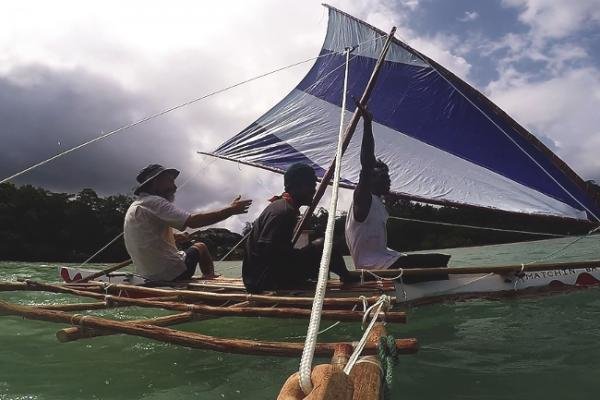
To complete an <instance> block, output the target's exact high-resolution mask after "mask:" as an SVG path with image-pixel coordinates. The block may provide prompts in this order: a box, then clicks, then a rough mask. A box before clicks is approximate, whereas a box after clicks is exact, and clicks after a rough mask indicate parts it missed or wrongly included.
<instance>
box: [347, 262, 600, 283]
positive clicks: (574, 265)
mask: <svg viewBox="0 0 600 400" xmlns="http://www.w3.org/2000/svg"><path fill="white" fill-rule="evenodd" d="M598 267H600V260H593V261H577V262H563V263H549V264H529V265H527V264H524V265H521V264H518V265H500V266H491V267H452V268H404V269H402V276H404V277H406V276H427V275H435V274H451V275H462V274H489V273H494V274H508V273H511V272H519V271H521V269H523V272H536V271H554V270H561V269H585V268H598ZM369 272H372V273H373V274H375V275H377V276H380V277H382V278H393V277H397V276H398V275H400V270H399V269H378V270H369V271H365V272H364V273H363V272H362V270H357V271H350V274H352V275H353V276H356V277H360V276H361V275H364V278H365V280H373V279H377V278H376V277H374V276H373V275H371V274H370V273H369Z"/></svg>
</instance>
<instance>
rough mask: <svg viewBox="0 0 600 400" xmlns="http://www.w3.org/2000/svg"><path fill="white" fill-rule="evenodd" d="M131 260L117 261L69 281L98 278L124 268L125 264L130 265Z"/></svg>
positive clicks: (81, 281) (80, 281) (77, 281)
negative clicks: (114, 263) (100, 269)
mask: <svg viewBox="0 0 600 400" xmlns="http://www.w3.org/2000/svg"><path fill="white" fill-rule="evenodd" d="M132 262H133V261H131V259H129V260H125V261H123V262H120V263H118V264H117V265H113V266H112V267H110V268H106V269H103V270H102V271H98V272H96V273H93V274H92V275H90V276H86V277H85V278H81V279H78V280H76V281H73V282H71V283H85V282H87V281H90V280H92V279H96V278H98V277H100V276H103V275H107V274H110V273H111V272H114V271H116V270H119V269H121V268H125V267H126V266H128V265H130V264H131V263H132Z"/></svg>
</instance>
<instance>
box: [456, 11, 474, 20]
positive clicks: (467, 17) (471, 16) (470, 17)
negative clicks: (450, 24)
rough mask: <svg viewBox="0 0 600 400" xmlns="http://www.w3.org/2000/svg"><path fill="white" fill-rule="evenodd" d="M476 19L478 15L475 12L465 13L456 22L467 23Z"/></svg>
mask: <svg viewBox="0 0 600 400" xmlns="http://www.w3.org/2000/svg"><path fill="white" fill-rule="evenodd" d="M477 18H479V13H478V12H477V11H465V15H464V16H462V17H461V18H459V19H458V20H459V21H460V22H469V21H475V20H476V19H477Z"/></svg>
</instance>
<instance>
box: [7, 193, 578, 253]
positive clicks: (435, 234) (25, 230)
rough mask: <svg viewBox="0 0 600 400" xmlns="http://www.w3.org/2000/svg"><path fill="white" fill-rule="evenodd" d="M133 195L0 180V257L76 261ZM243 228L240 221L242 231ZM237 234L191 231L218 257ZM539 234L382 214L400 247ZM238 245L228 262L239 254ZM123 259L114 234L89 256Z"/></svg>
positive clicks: (433, 211) (504, 218) (539, 228)
mask: <svg viewBox="0 0 600 400" xmlns="http://www.w3.org/2000/svg"><path fill="white" fill-rule="evenodd" d="M132 201H133V198H132V197H130V196H126V195H122V194H116V195H111V196H106V197H101V196H99V195H98V194H97V193H96V192H95V191H94V190H93V189H90V188H86V189H83V190H81V191H80V192H79V193H75V194H72V193H54V192H51V191H49V190H46V189H43V188H40V187H34V186H31V185H22V186H16V185H14V184H12V183H4V184H1V185H0V260H6V261H36V262H45V261H52V262H82V261H84V260H86V259H87V258H89V257H90V256H91V255H92V254H94V253H95V252H97V251H98V250H99V249H100V248H102V247H103V246H105V245H106V244H107V243H108V242H110V241H111V240H112V239H114V238H115V237H116V236H117V235H118V234H119V233H121V232H122V230H123V218H124V215H125V212H126V211H127V208H128V207H129V205H130V204H131V202H132ZM386 206H387V207H388V210H389V211H390V215H392V216H397V217H401V218H408V219H415V220H422V221H441V222H445V223H450V224H462V225H475V226H488V227H494V228H501V229H513V230H527V231H536V232H544V233H556V234H583V233H586V232H587V225H584V224H569V225H560V224H557V223H556V221H549V220H544V219H541V220H540V219H539V218H538V219H536V218H534V217H530V218H524V217H522V216H512V215H507V214H506V213H494V212H490V211H487V210H470V209H457V208H454V207H436V206H431V205H425V204H420V203H415V202H410V201H406V200H401V199H397V198H396V199H386ZM345 222H346V214H345V213H342V214H341V215H340V216H339V217H338V218H337V219H336V229H335V232H336V236H337V237H336V241H339V242H340V243H345V240H344V226H345ZM326 223H327V211H326V210H325V209H324V208H320V209H318V210H317V211H316V212H315V213H314V214H313V215H312V217H311V220H310V223H309V229H310V230H312V231H314V232H315V233H316V234H322V233H323V232H324V230H325V226H326ZM250 228H251V224H250V223H249V222H248V223H246V226H245V227H244V229H243V231H242V235H244V234H246V232H248V230H249V229H250ZM242 235H240V234H239V233H235V232H230V231H229V230H227V229H223V228H207V229H203V230H202V231H201V232H200V233H199V234H197V235H195V236H197V238H198V240H200V241H202V242H204V243H205V244H206V245H207V246H208V248H209V250H210V252H211V254H212V256H213V258H214V259H215V260H219V259H221V258H222V257H223V256H224V255H225V254H226V253H227V252H228V251H229V250H230V249H231V248H232V247H233V246H234V245H235V244H236V243H238V242H239V241H240V240H241V238H242ZM546 238H547V236H542V235H531V234H522V233H514V232H499V231H483V230H475V229H470V228H462V227H456V226H440V225H431V224H425V223H422V222H412V221H405V220H396V219H390V220H389V221H388V244H389V246H390V247H392V248H394V249H397V250H400V251H417V250H430V249H440V248H453V247H468V246H481V245H487V244H499V243H510V242H521V241H527V240H540V239H546ZM243 256H244V246H243V245H242V246H239V247H238V248H237V249H236V250H235V251H234V252H233V253H232V254H231V255H230V256H229V257H228V260H240V259H242V258H243ZM127 258H129V256H128V254H127V251H126V250H125V245H124V242H123V239H122V238H120V239H119V240H117V241H116V242H115V243H113V244H112V245H111V246H109V247H108V248H107V249H106V250H104V251H103V252H102V253H101V254H99V255H98V256H97V257H95V258H94V259H93V260H92V262H95V263H103V262H120V261H123V260H125V259H127Z"/></svg>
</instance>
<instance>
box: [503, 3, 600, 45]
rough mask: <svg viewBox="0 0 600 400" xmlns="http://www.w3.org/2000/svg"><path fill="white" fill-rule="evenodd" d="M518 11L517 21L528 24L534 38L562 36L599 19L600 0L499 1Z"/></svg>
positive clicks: (596, 22)
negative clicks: (519, 11)
mask: <svg viewBox="0 0 600 400" xmlns="http://www.w3.org/2000/svg"><path fill="white" fill-rule="evenodd" d="M502 3H503V5H505V6H507V7H517V8H519V9H520V10H521V13H520V14H519V20H520V21H522V22H523V23H525V24H527V25H529V26H530V27H531V29H532V31H533V34H534V35H535V37H536V39H538V40H544V39H548V38H562V37H566V36H568V35H570V34H572V33H574V32H576V31H578V30H581V29H583V28H585V27H586V25H587V24H588V23H589V24H598V23H599V22H600V0H576V1H555V0H503V1H502Z"/></svg>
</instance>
